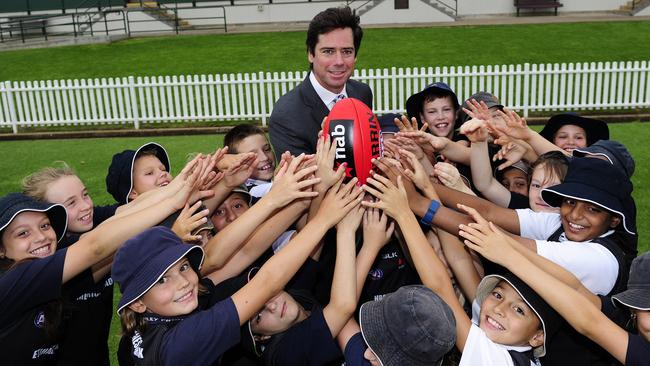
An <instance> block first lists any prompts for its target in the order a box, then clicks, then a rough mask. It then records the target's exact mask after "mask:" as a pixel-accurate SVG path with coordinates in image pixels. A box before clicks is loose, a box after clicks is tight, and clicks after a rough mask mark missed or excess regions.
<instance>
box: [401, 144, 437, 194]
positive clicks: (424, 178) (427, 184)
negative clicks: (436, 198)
mask: <svg viewBox="0 0 650 366" xmlns="http://www.w3.org/2000/svg"><path fill="white" fill-rule="evenodd" d="M402 154H403V155H404V156H405V157H406V160H407V161H408V163H409V165H410V166H411V169H405V170H404V175H406V177H407V178H409V179H410V180H411V181H412V182H413V184H415V186H416V187H418V188H419V189H420V190H421V191H422V192H423V193H424V194H425V195H426V196H427V197H429V196H430V195H435V189H434V188H433V184H431V180H430V179H429V175H428V174H427V173H426V171H425V170H424V167H423V166H422V164H420V162H419V161H418V160H417V159H416V156H415V155H414V154H413V153H411V152H410V151H402ZM436 165H437V164H436ZM434 168H435V167H434ZM429 198H433V197H429Z"/></svg>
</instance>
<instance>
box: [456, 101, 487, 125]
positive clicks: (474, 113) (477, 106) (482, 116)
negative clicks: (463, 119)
mask: <svg viewBox="0 0 650 366" xmlns="http://www.w3.org/2000/svg"><path fill="white" fill-rule="evenodd" d="M467 106H468V107H469V109H468V108H463V111H464V112H465V113H467V115H468V116H470V117H471V118H472V119H479V120H482V121H483V122H485V123H488V124H489V123H492V113H491V112H490V108H488V106H487V104H485V102H484V101H481V102H480V103H479V102H477V101H476V99H470V100H468V101H467Z"/></svg>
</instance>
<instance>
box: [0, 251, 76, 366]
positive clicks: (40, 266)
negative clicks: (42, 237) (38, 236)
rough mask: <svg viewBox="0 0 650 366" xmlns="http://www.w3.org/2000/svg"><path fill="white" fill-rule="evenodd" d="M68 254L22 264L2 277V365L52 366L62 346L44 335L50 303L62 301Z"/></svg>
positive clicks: (0, 306) (0, 334)
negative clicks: (66, 256)
mask: <svg viewBox="0 0 650 366" xmlns="http://www.w3.org/2000/svg"><path fill="white" fill-rule="evenodd" d="M65 255H66V250H65V249H63V250H59V251H57V252H55V253H54V254H53V255H51V256H49V257H47V258H41V259H34V260H28V261H25V262H22V263H21V264H18V265H17V266H15V267H14V268H12V269H10V270H8V271H6V272H4V273H1V274H0V309H2V311H0V339H2V342H0V354H1V355H2V364H3V365H53V364H56V355H57V352H58V348H59V345H58V343H57V341H56V340H52V339H49V338H48V337H47V335H46V333H45V329H44V325H45V311H46V308H47V305H48V303H50V302H51V301H54V300H57V299H59V298H60V297H61V281H62V278H63V264H64V262H65Z"/></svg>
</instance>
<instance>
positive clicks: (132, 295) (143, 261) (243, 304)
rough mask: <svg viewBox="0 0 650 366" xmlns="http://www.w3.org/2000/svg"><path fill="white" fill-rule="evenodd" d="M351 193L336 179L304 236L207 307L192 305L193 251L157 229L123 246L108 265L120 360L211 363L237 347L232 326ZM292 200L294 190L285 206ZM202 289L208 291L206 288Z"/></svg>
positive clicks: (347, 206)
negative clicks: (114, 289)
mask: <svg viewBox="0 0 650 366" xmlns="http://www.w3.org/2000/svg"><path fill="white" fill-rule="evenodd" d="M299 162H300V161H299V159H296V160H295V161H293V162H292V164H290V166H289V168H288V170H287V172H288V173H287V174H289V175H293V174H294V172H295V169H296V166H297V164H298V163H299ZM312 184H313V182H312ZM353 186H354V182H352V183H351V184H350V183H349V184H347V185H342V179H340V180H339V181H338V182H337V183H336V184H335V186H334V187H332V189H331V190H330V191H329V192H328V193H327V195H326V197H325V198H324V199H323V202H322V204H321V208H320V209H319V211H318V213H317V214H316V216H315V217H314V219H313V220H312V221H310V222H309V223H308V224H307V227H306V228H305V230H303V231H301V232H300V233H299V234H298V235H297V236H296V238H294V240H292V241H291V242H290V243H289V244H288V245H287V247H286V248H285V249H284V250H282V251H280V252H279V253H278V254H277V255H274V256H273V257H271V259H269V261H267V262H266V264H265V265H264V266H262V268H261V269H260V270H259V272H258V273H257V275H256V276H255V277H254V278H253V279H251V281H250V282H249V283H248V284H246V285H245V286H244V287H243V288H242V289H241V290H239V291H237V292H236V293H235V294H234V295H232V296H231V297H228V298H226V299H225V300H222V301H218V302H216V303H215V302H214V301H210V300H211V298H212V299H214V298H215V297H217V296H214V295H218V294H211V293H210V292H208V293H206V294H205V295H202V296H201V297H200V298H199V280H198V276H197V272H198V271H199V267H200V265H201V262H202V258H203V253H202V250H201V249H200V248H199V247H187V246H186V245H182V242H181V241H180V239H179V238H178V237H176V236H175V235H174V234H173V233H172V232H171V231H169V230H167V229H164V228H160V227H158V228H154V229H151V230H150V231H149V232H146V233H143V234H142V235H139V236H136V237H135V238H133V239H131V240H130V241H129V242H128V243H127V244H126V245H125V246H124V247H123V248H122V250H120V251H119V252H118V254H117V255H116V259H115V264H114V277H115V279H116V281H117V282H118V283H119V285H120V290H121V292H122V294H123V296H122V299H121V300H120V303H119V305H118V313H119V314H120V318H121V320H122V327H123V330H124V336H123V341H122V346H125V345H128V344H130V345H131V346H132V347H131V352H130V355H128V356H126V355H125V354H124V351H125V349H126V348H124V347H122V352H121V353H122V358H123V359H124V358H128V357H130V358H131V359H132V360H133V361H134V362H135V363H136V364H161V363H162V364H211V363H214V362H215V361H216V360H217V359H218V358H219V357H220V355H221V354H222V353H223V352H224V351H225V350H227V349H228V348H230V347H231V346H233V345H235V344H236V343H237V342H238V341H239V337H240V334H239V327H240V325H242V324H244V323H245V322H246V321H247V320H248V319H250V318H252V317H253V316H254V315H255V314H257V313H258V312H259V310H260V308H261V307H262V306H263V304H264V303H265V302H266V301H268V300H269V299H270V298H272V297H273V296H275V295H276V294H277V293H278V292H279V291H280V290H281V289H282V288H283V287H284V285H285V284H286V283H287V282H288V281H289V279H290V278H291V277H292V276H293V275H294V274H295V272H296V271H297V270H298V268H299V267H300V266H301V265H302V263H303V262H304V261H305V259H307V257H308V256H309V254H310V253H311V252H312V251H313V249H314V248H315V247H316V245H317V244H318V242H319V241H320V239H321V238H322V236H323V235H324V234H325V232H326V231H327V230H328V229H329V228H330V227H332V226H334V225H335V224H336V223H337V222H338V221H340V220H341V218H342V217H343V216H345V214H347V212H349V211H350V210H351V209H352V208H353V207H354V206H356V205H358V203H359V201H360V199H359V198H358V196H359V193H360V190H353ZM300 196H301V193H300V192H299V191H296V192H292V194H290V195H288V197H286V199H287V200H288V201H289V202H290V201H292V200H293V199H295V198H298V197H300ZM202 284H204V285H208V288H207V290H208V291H211V290H213V289H211V288H209V287H210V282H209V281H208V282H205V281H204V282H202ZM206 295H207V296H206ZM199 299H200V300H199ZM197 309H200V310H203V311H196V310H197ZM188 334H192V335H193V336H192V337H188Z"/></svg>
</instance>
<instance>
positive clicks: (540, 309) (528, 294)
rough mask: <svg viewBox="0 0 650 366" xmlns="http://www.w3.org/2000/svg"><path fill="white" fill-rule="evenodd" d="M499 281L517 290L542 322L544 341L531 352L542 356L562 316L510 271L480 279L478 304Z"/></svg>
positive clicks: (477, 291) (477, 292)
mask: <svg viewBox="0 0 650 366" xmlns="http://www.w3.org/2000/svg"><path fill="white" fill-rule="evenodd" d="M501 281H505V282H507V283H508V284H509V285H510V286H512V288H514V289H515V291H517V293H518V294H519V296H521V298H522V299H523V300H524V301H525V302H526V304H527V305H528V307H530V308H531V309H532V310H533V311H534V312H535V315H537V317H538V318H539V321H540V322H541V323H542V330H543V331H544V343H543V344H542V345H541V346H539V347H537V348H535V349H534V350H533V354H534V355H535V357H542V356H544V355H545V354H546V345H547V342H548V340H549V339H550V338H551V337H552V336H553V335H554V334H555V333H556V332H557V330H558V329H559V328H560V324H561V320H562V318H561V317H560V315H559V314H558V313H557V312H556V311H555V310H553V308H552V307H551V306H549V305H548V304H547V303H546V301H544V299H542V297H541V296H539V295H538V294H537V293H536V292H535V291H533V289H532V288H530V287H529V286H528V285H527V284H526V283H524V281H522V280H521V279H519V277H517V276H515V275H514V274H512V273H511V272H506V273H504V274H502V275H496V274H494V275H489V276H485V277H483V280H481V283H479V285H478V288H477V289H476V302H478V304H479V305H482V304H483V300H485V298H487V297H488V296H489V295H490V293H491V292H492V290H494V288H495V287H496V286H497V285H498V284H499V282H501Z"/></svg>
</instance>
